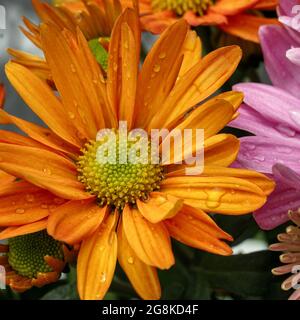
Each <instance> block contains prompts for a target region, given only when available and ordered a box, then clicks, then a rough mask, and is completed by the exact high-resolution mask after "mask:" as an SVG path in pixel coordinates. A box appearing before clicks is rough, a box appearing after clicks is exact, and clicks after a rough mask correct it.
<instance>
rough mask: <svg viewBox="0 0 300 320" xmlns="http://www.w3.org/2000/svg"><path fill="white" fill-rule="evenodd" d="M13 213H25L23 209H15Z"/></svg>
mask: <svg viewBox="0 0 300 320" xmlns="http://www.w3.org/2000/svg"><path fill="white" fill-rule="evenodd" d="M15 212H16V213H17V214H22V213H24V212H25V209H23V208H18V209H16V211H15Z"/></svg>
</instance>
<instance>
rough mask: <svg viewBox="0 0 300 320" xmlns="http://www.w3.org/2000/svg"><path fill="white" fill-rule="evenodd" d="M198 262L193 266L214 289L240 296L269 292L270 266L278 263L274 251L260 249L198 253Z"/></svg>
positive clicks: (252, 295)
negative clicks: (223, 253) (230, 254)
mask: <svg viewBox="0 0 300 320" xmlns="http://www.w3.org/2000/svg"><path fill="white" fill-rule="evenodd" d="M201 256H202V259H201V260H200V262H199V264H198V265H197V266H195V267H194V268H193V271H194V272H198V273H200V274H201V275H202V277H204V278H205V279H206V280H207V281H208V282H209V285H210V287H211V288H212V289H213V290H214V291H216V290H223V291H226V292H227V293H228V294H229V295H231V296H237V297H240V298H244V299H249V298H250V299H251V298H257V299H263V298H265V297H267V296H268V294H269V293H270V285H271V284H272V283H273V282H274V276H273V275H272V273H271V269H272V267H273V266H274V265H276V264H278V260H277V259H278V257H277V254H275V253H273V252H270V251H260V252H254V253H250V254H243V255H242V254H239V255H233V256H230V257H222V256H217V255H212V254H202V255H201Z"/></svg>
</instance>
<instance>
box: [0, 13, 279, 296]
mask: <svg viewBox="0 0 300 320" xmlns="http://www.w3.org/2000/svg"><path fill="white" fill-rule="evenodd" d="M137 26H138V16H137V14H136V11H134V10H132V9H126V10H125V11H124V12H123V13H122V14H121V15H120V17H119V18H118V20H117V22H116V24H115V26H114V28H113V31H112V36H111V40H110V46H109V59H108V69H107V74H106V77H104V75H103V73H102V70H101V68H100V67H99V64H98V63H97V61H96V60H95V58H94V56H93V55H92V53H91V51H90V49H89V46H88V43H87V41H86V39H85V36H84V35H83V33H82V32H81V31H80V30H77V33H76V35H75V34H74V33H72V32H70V31H68V30H66V29H64V30H63V31H62V30H61V29H60V28H59V27H57V26H55V25H53V24H50V23H49V24H43V25H42V26H41V28H40V31H41V33H40V35H41V44H42V48H43V50H44V53H45V57H46V60H47V63H48V65H49V68H50V70H51V74H52V76H53V81H54V83H55V85H56V88H57V90H58V94H59V96H58V95H57V94H55V93H53V91H52V89H51V88H50V87H49V86H48V85H47V84H46V83H45V82H44V81H42V80H41V79H40V78H39V77H37V76H36V75H35V74H34V72H32V71H31V70H30V69H28V68H26V67H24V66H22V65H20V64H18V63H15V62H9V63H8V64H7V65H6V74H7V76H8V78H9V80H10V82H11V84H12V85H13V86H14V87H15V89H16V90H17V91H18V93H19V94H20V95H21V97H22V98H23V99H24V101H25V102H26V103H27V104H28V106H29V107H30V108H31V109H32V110H33V111H34V112H35V113H36V114H37V115H38V116H39V117H40V118H41V119H42V120H43V121H44V122H45V124H46V125H47V127H48V128H44V127H40V126H37V125H35V124H32V123H30V122H27V121H24V120H22V119H19V118H17V117H14V116H12V115H9V114H8V113H6V112H5V111H4V110H0V122H1V123H11V124H15V125H16V126H17V127H19V128H20V129H22V130H23V131H24V132H25V133H26V134H27V135H28V136H27V137H24V136H21V135H18V134H15V133H11V132H7V131H4V130H2V131H1V135H0V137H1V138H0V169H1V170H4V171H5V172H7V173H8V174H10V175H13V176H15V177H17V178H18V179H17V180H14V181H13V182H10V183H8V184H7V185H5V186H2V185H1V187H0V227H1V226H2V227H5V229H4V230H3V231H2V232H1V233H0V239H6V238H10V237H15V236H16V235H20V234H28V233H32V232H37V231H41V230H43V229H45V227H47V232H48V233H49V235H51V236H52V237H53V238H55V239H57V240H59V241H62V242H65V243H68V244H70V245H75V244H76V245H78V244H79V245H80V249H79V255H78V263H77V274H78V277H77V278H78V291H79V295H80V297H81V298H82V299H101V298H103V297H104V295H105V293H106V292H107V290H108V289H109V286H110V283H111V281H112V278H113V275H114V270H115V266H116V263H117V260H118V261H119V263H120V265H121V267H122V268H123V270H124V271H125V273H126V274H127V276H128V279H129V280H130V282H131V283H132V285H133V287H134V288H135V290H136V291H137V293H138V294H139V295H140V296H141V297H142V298H144V299H157V298H159V297H160V295H161V288H160V284H159V279H158V276H157V271H156V269H157V268H159V269H168V268H170V267H171V266H172V265H173V264H174V263H175V259H174V255H173V252H172V247H171V238H174V239H176V240H178V241H180V242H182V243H184V244H187V245H189V246H192V247H194V248H198V249H201V250H206V251H208V252H212V253H216V254H221V255H230V254H231V253H232V250H231V248H230V247H229V246H228V244H226V243H225V242H224V240H229V241H230V240H232V238H231V236H230V235H229V234H227V233H226V232H224V231H223V230H221V229H220V228H219V227H218V226H217V225H216V223H215V222H214V220H213V219H212V218H211V217H210V216H209V215H208V214H207V213H206V212H212V213H221V214H230V215H238V214H246V213H249V212H252V211H254V210H256V209H258V208H260V207H261V206H262V205H263V204H264V203H265V201H266V198H267V195H268V194H270V193H271V192H272V190H273V188H274V183H273V182H272V181H271V180H270V179H268V178H267V177H266V176H264V175H262V174H260V173H257V172H254V171H249V170H243V169H234V168H228V166H229V165H230V164H231V163H232V162H233V161H234V160H235V159H236V156H237V154H238V150H239V140H238V139H237V138H236V137H234V136H233V135H230V134H225V133H219V131H220V130H221V129H222V128H223V127H224V126H226V124H227V123H228V122H230V121H231V120H232V118H233V117H235V116H236V111H237V109H238V107H239V105H240V103H241V102H242V99H243V95H242V94H241V93H239V92H226V93H223V94H221V95H218V96H216V97H214V98H212V99H211V100H206V99H207V98H208V97H209V96H211V95H212V94H213V93H214V92H215V91H216V90H218V89H219V88H220V87H221V86H222V85H223V84H224V82H225V81H226V80H227V79H228V78H229V77H230V76H231V75H232V73H233V72H234V71H235V69H236V67H237V65H238V63H239V61H240V59H241V50H240V49H239V47H237V46H231V47H225V48H221V49H218V50H216V51H214V52H212V53H210V54H208V55H207V56H205V57H203V58H201V56H200V50H201V43H200V40H199V38H197V36H196V34H195V32H192V31H189V28H188V24H187V23H186V21H185V20H183V19H182V20H179V21H178V22H176V23H175V24H173V25H172V26H170V27H169V28H167V30H166V31H165V32H164V33H163V34H162V35H161V37H160V38H159V40H158V41H157V42H156V43H155V45H154V46H153V48H152V49H151V51H150V52H149V54H148V56H147V57H146V59H145V61H144V64H143V66H142V68H141V69H140V70H139V48H140V42H141V36H140V29H139V28H137ZM174 39H176V41H174ZM202 101H205V102H203V103H202V104H201V106H199V107H198V108H196V109H193V108H192V107H194V106H195V105H196V104H198V103H200V102H202ZM187 112H188V113H187ZM120 120H122V121H127V124H128V130H131V129H133V128H143V129H145V130H146V131H147V132H149V134H150V130H151V129H156V128H159V129H160V128H166V129H170V130H171V129H173V128H177V129H180V130H183V129H185V128H189V129H195V128H203V129H204V132H205V141H204V150H205V155H204V160H205V167H204V171H203V173H201V174H198V175H195V176H186V174H185V169H186V166H185V165H184V164H181V165H180V164H176V163H177V161H178V160H180V159H178V157H179V156H178V154H177V152H176V151H175V147H174V146H171V147H170V150H169V155H170V159H171V160H172V161H171V162H170V163H168V162H167V161H166V162H165V161H164V158H163V157H162V155H161V159H162V160H161V162H160V163H158V164H131V163H125V164H124V163H120V162H117V163H116V164H110V163H106V164H103V163H99V162H98V161H97V150H98V147H100V146H101V141H100V140H98V139H96V136H97V133H98V132H99V130H100V129H103V128H113V129H114V130H115V131H116V132H117V131H118V129H119V128H118V123H119V121H120ZM198 148H201V149H202V148H203V146H200V147H199V146H197V144H193V148H192V149H193V150H192V151H193V154H194V152H197V150H198ZM117 153H118V154H117V158H118V159H119V158H120V157H121V156H122V153H121V152H120V153H119V151H118V152H117Z"/></svg>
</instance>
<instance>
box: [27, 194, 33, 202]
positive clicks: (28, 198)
mask: <svg viewBox="0 0 300 320" xmlns="http://www.w3.org/2000/svg"><path fill="white" fill-rule="evenodd" d="M26 201H27V202H33V201H34V195H33V194H27V195H26Z"/></svg>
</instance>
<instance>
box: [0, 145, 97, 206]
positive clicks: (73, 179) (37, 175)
mask: <svg viewBox="0 0 300 320" xmlns="http://www.w3.org/2000/svg"><path fill="white" fill-rule="evenodd" d="M0 169H2V170H4V171H6V172H8V173H9V174H12V175H14V176H16V177H19V178H22V179H24V180H27V181H29V182H31V183H33V184H35V185H37V186H39V187H41V188H44V189H47V190H49V191H51V192H53V193H54V194H56V195H58V196H60V197H62V198H66V199H75V200H79V199H87V198H90V197H92V195H90V194H88V193H86V192H84V190H83V189H84V187H83V185H82V184H81V183H80V182H79V181H78V180H77V172H76V166H75V164H74V163H73V162H71V161H70V160H67V159H66V158H63V157H62V156H59V155H58V154H55V153H53V152H50V151H47V150H43V149H38V148H32V147H24V146H15V145H10V144H5V143H0Z"/></svg>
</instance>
